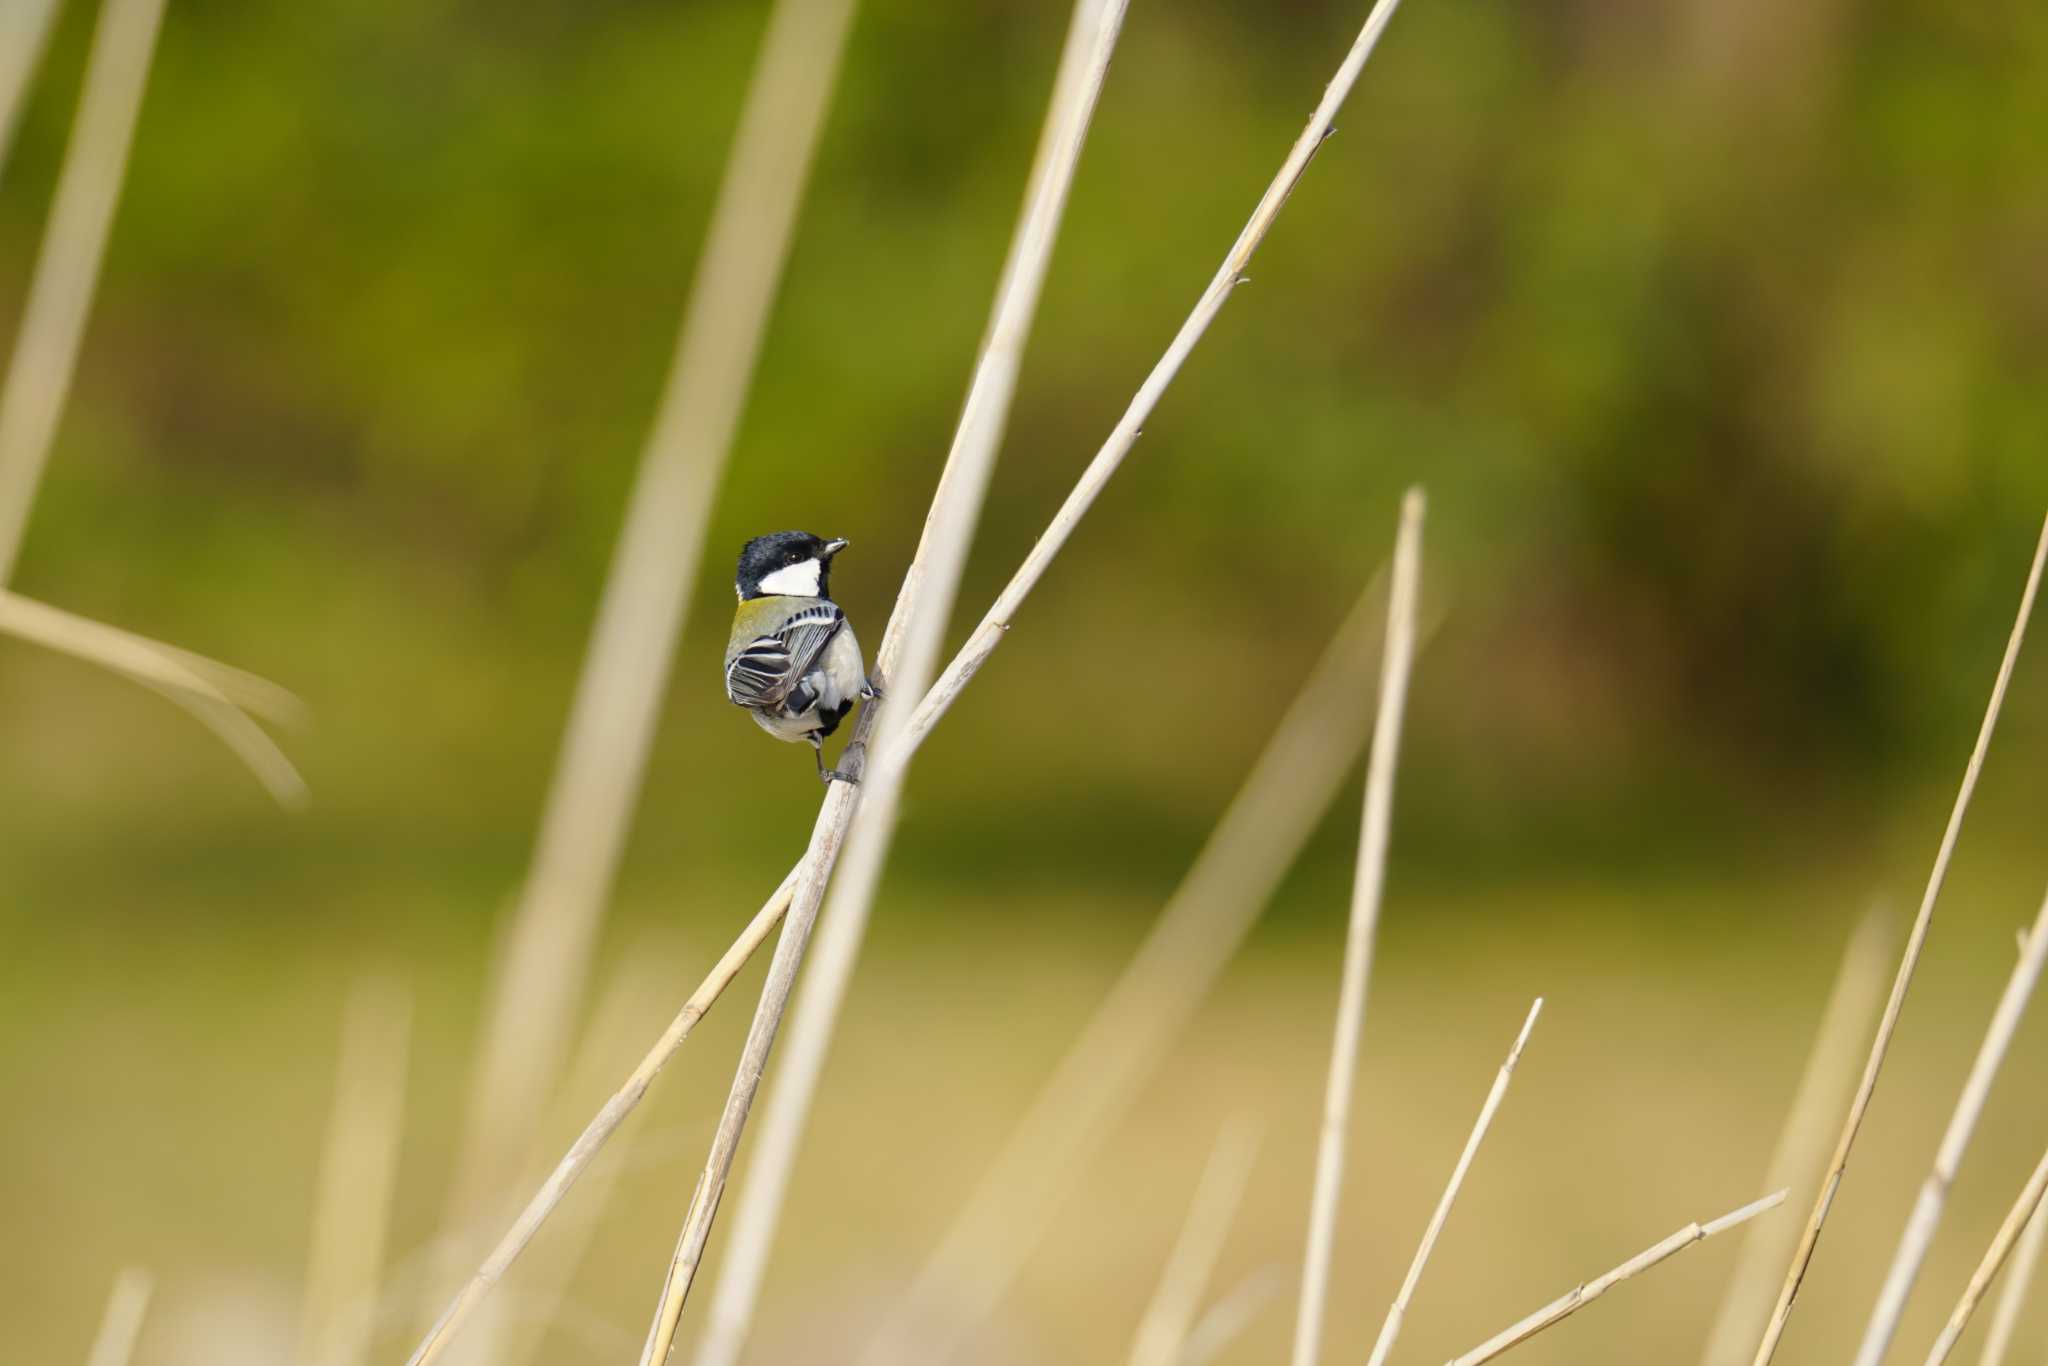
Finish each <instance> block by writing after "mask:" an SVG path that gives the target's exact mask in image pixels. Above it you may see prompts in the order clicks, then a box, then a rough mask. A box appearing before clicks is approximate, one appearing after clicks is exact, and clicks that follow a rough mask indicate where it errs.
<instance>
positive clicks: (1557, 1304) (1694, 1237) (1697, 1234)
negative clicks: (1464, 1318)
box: [1450, 1191, 1785, 1366]
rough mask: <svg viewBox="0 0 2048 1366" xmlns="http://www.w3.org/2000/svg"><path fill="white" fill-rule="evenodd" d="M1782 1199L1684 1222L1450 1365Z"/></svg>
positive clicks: (1490, 1355) (1553, 1321)
mask: <svg viewBox="0 0 2048 1366" xmlns="http://www.w3.org/2000/svg"><path fill="white" fill-rule="evenodd" d="M1784 1201H1785V1192H1784V1191H1778V1192H1776V1193H1774V1194H1771V1195H1766V1196H1765V1197H1764V1198H1763V1199H1761V1200H1758V1201H1756V1202H1754V1203H1752V1204H1748V1205H1744V1206H1743V1207H1742V1208H1741V1209H1738V1210H1735V1211H1733V1212H1732V1213H1729V1214H1724V1215H1722V1216H1721V1217H1720V1218H1719V1219H1716V1220H1714V1221H1712V1222H1711V1223H1706V1224H1687V1225H1686V1226H1685V1227H1684V1228H1682V1229H1680V1230H1678V1232H1676V1233H1674V1234H1672V1235H1671V1236H1670V1237H1669V1238H1666V1239H1665V1240H1664V1241H1663V1242H1661V1243H1658V1244H1656V1245H1655V1246H1654V1247H1650V1248H1646V1249H1644V1250H1643V1251H1641V1252H1639V1253H1637V1254H1636V1255H1635V1256H1633V1257H1631V1258H1629V1259H1628V1260H1627V1261H1625V1262H1623V1263H1622V1264H1621V1265H1620V1266H1617V1267H1615V1268H1614V1270H1612V1271H1610V1272H1608V1273H1607V1274H1606V1275H1604V1276H1599V1277H1596V1278H1594V1279H1593V1280H1590V1281H1586V1282H1585V1283H1583V1284H1581V1285H1578V1286H1575V1287H1573V1288H1572V1289H1571V1290H1568V1291H1566V1292H1565V1293H1564V1294H1562V1295H1560V1296H1558V1297H1557V1298H1556V1299H1554V1300H1552V1301H1551V1302H1550V1303H1549V1304H1546V1305H1544V1306H1543V1307H1542V1308H1541V1309H1538V1310H1537V1311H1536V1312H1535V1313H1533V1314H1531V1315H1529V1316H1528V1317H1527V1318H1525V1319H1523V1320H1521V1321H1520V1322H1519V1323H1516V1324H1513V1325H1512V1326H1510V1327H1508V1328H1505V1329H1503V1330H1502V1331H1501V1332H1499V1333H1496V1334H1495V1335H1494V1336H1492V1337H1490V1338H1488V1339H1487V1340H1486V1341H1485V1342H1482V1343H1480V1344H1479V1345H1478V1346H1477V1347H1474V1348H1473V1349H1472V1350H1471V1351H1469V1352H1467V1353H1465V1354H1464V1355H1463V1356H1461V1357H1458V1358H1456V1359H1454V1360H1453V1361H1452V1362H1451V1363H1450V1366H1479V1363H1480V1362H1482V1361H1492V1360H1493V1359H1494V1358H1495V1357H1497V1356H1500V1355H1501V1354H1502V1353H1504V1352H1507V1351H1509V1350H1511V1349H1513V1348H1515V1347H1519V1346H1521V1345H1522V1344H1523V1343H1525V1342H1527V1341H1528V1340H1529V1339H1530V1338H1533V1337H1535V1336H1536V1335H1537V1334H1538V1333H1540V1332H1542V1331H1543V1330H1544V1329H1546V1328H1550V1327H1554V1326H1555V1325H1557V1324H1558V1323H1561V1322H1563V1321H1564V1320H1565V1319H1567V1318H1570V1317H1571V1316H1572V1315H1573V1314H1576V1313H1577V1312H1578V1311H1579V1310H1581V1309H1583V1308H1585V1307H1586V1306H1587V1305H1589V1304H1591V1303H1592V1302H1593V1301H1594V1300H1597V1299H1599V1298H1600V1297H1601V1296H1602V1295H1604V1294H1606V1293H1607V1292H1608V1291H1610V1290H1612V1289H1614V1287H1615V1286H1617V1285H1620V1284H1621V1283H1622V1282H1623V1281H1625V1280H1628V1279H1629V1278H1630V1277H1632V1276H1640V1275H1641V1274H1642V1273H1643V1272H1645V1271H1648V1270H1649V1269H1650V1268H1651V1267H1653V1266H1655V1265H1657V1263H1659V1262H1661V1261H1663V1260H1665V1259H1666V1258H1667V1257H1673V1256H1676V1255H1677V1254H1679V1253H1681V1252H1683V1251H1685V1250H1686V1249H1687V1248H1689V1247H1691V1246H1692V1245H1693V1244H1694V1243H1698V1242H1704V1241H1705V1240H1707V1239H1708V1238H1711V1237H1713V1236H1714V1235H1715V1234H1717V1233H1725V1232H1727V1231H1728V1230H1729V1229H1731V1228H1734V1227H1735V1226H1736V1225H1738V1224H1743V1223H1747V1222H1748V1221H1749V1220H1751V1219H1754V1218H1755V1217H1756V1216H1757V1215H1759V1214H1762V1213H1763V1212H1764V1211H1765V1210H1769V1209H1776V1208H1777V1207H1778V1206H1779V1205H1781V1204H1783V1203H1784Z"/></svg>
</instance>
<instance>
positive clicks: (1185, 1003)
mask: <svg viewBox="0 0 2048 1366" xmlns="http://www.w3.org/2000/svg"><path fill="white" fill-rule="evenodd" d="M1380 578H1381V576H1379V575H1374V576H1373V579H1372V580H1371V581H1370V582H1369V583H1368V584H1367V585H1366V586H1365V588H1364V590H1363V591H1361V592H1360V593H1359V595H1358V599H1357V601H1356V602H1355V603H1354V604H1353V606H1352V608H1351V611H1350V612H1349V614H1348V615H1347V616H1346V617H1345V620H1344V622H1343V623H1342V625H1341V626H1340V627H1339V628H1338V630H1337V632H1336V634H1335V636H1334V637H1333V638H1332V639H1331V641H1330V644H1329V645H1328V646H1327V647H1326V648H1325V649H1324V651H1323V654H1322V657H1321V658H1320V659H1319V660H1317V662H1316V664H1315V667H1314V668H1313V669H1312V670H1311V671H1310V673H1309V677H1308V680H1307V682H1306V683H1304V685H1303V686H1302V689H1301V692H1300V693H1299V695H1297V696H1296V698H1295V699H1294V701H1293V703H1292V704H1290V705H1289V707H1288V709H1287V711H1286V713H1285V714H1284V715H1283V716H1282V717H1281V720H1280V724H1279V725H1278V727H1277V728H1276V729H1275V730H1274V732H1273V735H1272V738H1271V739H1269V740H1268V741H1267V742H1266V747H1265V749H1264V750H1263V751H1261V753H1260V754H1259V757H1258V759H1257V760H1256V761H1255V762H1254V763H1253V765H1252V770H1251V772H1250V773H1249V774H1248V775H1246V777H1245V780H1244V783H1243V785H1242V786H1241V787H1240V788H1239V789H1238V791H1237V793H1236V795H1235V796H1234V797H1232V799H1231V802H1230V806H1229V807H1228V808H1227V809H1226V810H1225V811H1224V813H1223V817H1222V819H1221V820H1220V821H1218V822H1217V825H1216V828H1215V830H1214V831H1213V832H1211V834H1210V835H1209V838H1208V841H1207V842H1206V843H1205V844H1204V845H1203V846H1202V850H1201V852H1200V853H1199V854H1197V855H1196V856H1195V861H1194V864H1193V866H1192V867H1190V868H1189V870H1188V872H1187V875H1186V877H1184V878H1183V879H1182V881H1181V884H1180V886H1179V887H1178V888H1176V889H1175V890H1174V893H1173V895H1172V897H1171V898H1170V899H1169V900H1168V901H1167V903H1166V907H1165V909H1164V910H1162V911H1161V912H1160V915H1159V919H1158V920H1157V921H1156V922H1155V923H1154V924H1153V927H1152V930H1151V932H1150V933H1149V934H1148V935H1147V936H1146V938H1145V942H1144V943H1143V944H1142V945H1140V946H1139V948H1138V951H1137V953H1136V954H1134V955H1133V956H1132V958H1131V961H1130V964H1129V965H1128V966H1127V967H1126V968H1125V969H1124V971H1123V972H1122V973H1121V974H1120V975H1119V976H1118V978H1117V980H1116V982H1115V983H1114V984H1113V985H1112V986H1111V987H1110V989H1109V991H1108V993H1107V994H1106V995H1105V996H1104V997H1103V1000H1102V1004H1101V1005H1100V1006H1098V1007H1096V1010H1095V1013H1094V1014H1093V1015H1092V1016H1091V1017H1090V1018H1089V1020H1088V1022H1087V1023H1086V1024H1085V1025H1084V1026H1083V1027H1082V1029H1081V1032H1080V1034H1079V1035H1078V1036H1077V1037H1076V1039H1075V1041H1074V1043H1073V1045H1072V1047H1070V1048H1069V1049H1068V1050H1067V1053H1066V1055H1065V1056H1064V1057H1063V1058H1062V1059H1061V1060H1060V1063H1059V1065H1058V1067H1057V1068H1056V1069H1055V1070H1054V1072H1053V1074H1052V1076H1051V1077H1050V1078H1049V1079H1048V1080H1047V1082H1046V1084H1045V1085H1044V1086H1043V1087H1041V1088H1040V1089H1039V1092H1038V1094H1037V1095H1036V1096H1035V1097H1034V1098H1033V1099H1032V1102H1031V1105H1030V1108H1029V1109H1028V1110H1027V1111H1026V1112H1025V1114H1024V1117H1023V1119H1021V1120H1020V1121H1019V1122H1018V1124H1017V1126H1016V1128H1015V1129H1013V1130H1012V1131H1011V1133H1010V1136H1009V1137H1008V1138H1007V1139H1006V1140H1005V1141H1004V1144H1003V1147H1002V1150H1001V1152H1000V1153H998V1154H997V1156H996V1159H995V1160H994V1161H993V1162H992V1163H990V1164H989V1167H988V1170H987V1171H986V1172H984V1173H983V1175H982V1177H981V1179H980V1180H979V1181H978V1182H977V1183H976V1185H975V1188H974V1191H973V1193H972V1194H971V1195H970V1196H969V1198H968V1200H967V1202H966V1204H965V1205H964V1206H963V1207H962V1209H961V1211H960V1213H959V1214H958V1215H957V1216H956V1217H955V1218H954V1220H953V1223H952V1226H951V1227H950V1228H949V1229H948V1230H947V1232H946V1235H945V1237H944V1238H943V1239H941V1240H940V1243H939V1246H938V1247H937V1249H935V1250H934V1252H933V1253H932V1255H931V1256H930V1257H929V1258H928V1259H927V1260H926V1262H925V1264H924V1266H923V1268H922V1269H921V1270H920V1271H919V1273H918V1274H917V1276H916V1277H915V1278H914V1279H913V1280H912V1282H911V1286H910V1290H909V1292H908V1294H907V1295H906V1296H905V1297H904V1299H903V1300H902V1302H901V1303H900V1304H898V1305H897V1306H896V1307H895V1308H894V1309H892V1310H891V1312H890V1315H889V1317H888V1318H887V1319H886V1320H884V1322H883V1324H882V1326H881V1327H880V1329H879V1330H878V1331H877V1333H876V1336H875V1338H874V1339H873V1341H871V1342H870V1343H869V1345H868V1347H867V1349H866V1351H865V1353H864V1354H863V1356H862V1357H861V1361H862V1363H863V1366H902V1363H904V1362H909V1361H915V1360H920V1359H924V1360H933V1361H943V1360H945V1359H946V1358H947V1357H948V1355H949V1354H950V1353H951V1352H952V1351H953V1350H954V1349H955V1348H956V1347H957V1345H958V1344H959V1342H960V1341H961V1340H962V1339H963V1338H964V1337H965V1336H966V1335H967V1334H968V1333H969V1332H971V1331H972V1330H973V1329H974V1327H975V1326H976V1325H978V1324H979V1323H980V1322H981V1321H982V1320H983V1319H984V1318H986V1317H987V1315H988V1314H989V1313H990V1312H991V1311H992V1310H993V1309H994V1308H995V1306H996V1304H997V1303H998V1302H999V1301H1000V1300H1001V1299H1002V1297H1003V1295H1004V1293H1005V1292H1006V1291H1007V1290H1008V1289H1009V1286H1010V1283H1011V1282H1012V1281H1013V1280H1014V1279H1015V1278H1016V1276H1017V1273H1018V1272H1019V1270H1020V1269H1021V1268H1022V1267H1023V1265H1024V1263H1025V1261H1026V1260H1027V1259H1028V1258H1029V1257H1030V1255H1031V1253H1032V1251H1033V1249H1035V1248H1036V1247H1037V1245H1038V1243H1039V1241H1040V1240H1041V1239H1042V1238H1043V1237H1044V1235H1045V1232H1046V1230H1047V1229H1048V1228H1049V1227H1050V1226H1051V1223H1052V1219H1053V1216H1054V1213H1055V1211H1056V1210H1057V1209H1058V1208H1059V1204H1060V1199H1061V1196H1062V1195H1063V1194H1064V1193H1065V1192H1066V1191H1067V1190H1068V1189H1070V1188H1071V1186H1072V1184H1073V1182H1074V1181H1075V1180H1076V1178H1077V1175H1078V1173H1079V1172H1081V1171H1082V1170H1083V1169H1084V1168H1085V1167H1086V1165H1087V1162H1088V1160H1089V1158H1090V1157H1091V1156H1092V1155H1093V1153H1094V1151H1095V1149H1096V1148H1097V1147H1098V1146H1099V1145H1100V1143H1101V1141H1102V1138H1103V1136H1104V1135H1105V1134H1107V1133H1108V1132H1109V1131H1110V1129H1111V1128H1112V1127H1114V1125H1115V1124H1116V1123H1117V1122H1118V1121H1119V1120H1120V1119H1121V1118H1122V1116H1123V1115H1124V1114H1125V1113H1126V1111H1127V1110H1128V1109H1129V1108H1130V1106H1131V1105H1132V1104H1134V1103H1135V1100H1136V1098H1137V1095H1138V1093H1139V1091H1140V1089H1141V1087H1142V1085H1143V1082H1144V1080H1145V1078H1146V1077H1147V1075H1149V1074H1150V1073H1151V1072H1152V1071H1153V1070H1154V1069H1155V1068H1156V1067H1157V1065H1158V1063H1159V1061H1160V1060H1161V1059H1162V1058H1164V1057H1165V1055H1166V1052H1167V1050H1168V1049H1169V1048H1170V1047H1171V1046H1172V1044H1173V1041H1174V1039H1175V1038H1176V1037H1177V1036H1178V1035H1179V1034H1180V1032H1181V1030H1182V1029H1183V1028H1184V1027H1185V1026H1186V1024H1187V1022H1188V1020H1189V1019H1190V1018H1191V1017H1192V1016H1193V1015H1194V1013H1195V1010H1196V1008H1197V1007H1198V1006H1199V1004H1200V1003H1201V1000H1202V998H1203V997H1204V996H1206V995H1207V994H1208V992H1209V989H1210V988H1211V987H1212V986H1214V985H1215V983H1216V980H1217V979H1218V978H1219V977H1221V976H1222V974H1223V969H1224V967H1225V966H1226V965H1227V964H1228V963H1229V962H1230V959H1231V958H1232V957H1233V956H1234V955H1235V954H1236V952H1237V950H1238V947H1239V946H1240V945H1241V944H1242V943H1243V942H1244V939H1245V936H1246V935H1247V934H1249V933H1250V932H1251V927H1252V924H1253V922H1254V921H1256V920H1257V919H1258V917H1259V913H1260V912H1261V911H1262V910H1264V909H1265V905H1266V902H1267V901H1268V900H1269V899H1270V898H1271V897H1272V895H1273V892H1274V890H1275V889H1276V888H1277V887H1278V886H1279V885H1280V880H1281V878H1283V877H1284V876H1285V875H1286V872H1287V869H1288V868H1289V867H1290V866H1292V864H1293V862H1294V860H1295V858H1296V856H1297V855H1298V854H1300V852H1301V848H1302V846H1303V845H1304V844H1306V843H1307V842H1308V838H1309V836H1310V835H1311V834H1312V833H1313V832H1314V830H1315V827H1316V825H1317V823H1318V822H1320V821H1321V819H1322V817H1323V815H1324V813H1325V812H1326V811H1328V809H1329V806H1330V803H1331V801H1333V800H1334V799H1335V798H1336V795H1337V790H1338V788H1340V787H1341V786H1342V785H1343V782H1344V778H1345V775H1346V774H1348V773H1349V772H1350V771H1351V766H1352V764H1353V763H1355V762H1356V761H1357V758H1358V753H1359V751H1360V750H1361V749H1362V748H1364V745H1365V737H1366V731H1367V729H1368V727H1369V726H1370V725H1371V720H1370V712H1369V711H1368V709H1367V708H1366V707H1365V706H1363V705H1362V704H1361V701H1360V699H1361V697H1362V696H1363V695H1364V694H1365V692H1366V689H1367V688H1368V687H1369V686H1370V681H1371V678H1372V671H1373V667H1374V662H1375V660H1376V658H1377V655H1378V648H1377V647H1378V643H1379V642H1378V618H1379V612H1380V605H1381V601H1382V596H1381V595H1382V586H1381V582H1380Z"/></svg>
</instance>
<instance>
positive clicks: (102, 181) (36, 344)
mask: <svg viewBox="0 0 2048 1366" xmlns="http://www.w3.org/2000/svg"><path fill="white" fill-rule="evenodd" d="M163 12H164V5H163V0H106V4H105V6H104V7H103V8H102V9H101V11H100V18H99V24H98V26H97V27H96V28H95V29H94V30H93V40H92V55H91V56H90V57H89V58H88V59H87V62H86V69H85V88H84V90H83V92H82V93H81V94H80V95H79V97H78V122H77V124H76V125H75V126H74V128H73V129H72V133H71V145H70V147H69V148H67V149H66V151H65V153H64V169H63V170H62V171H61V172H60V173H59V174H58V177H57V191H56V197H55V199H54V200H53V201H52V204H51V208H50V223H49V227H48V228H46V229H45V230H44V233H43V247H42V254H41V255H40V256H39V257H38V258H37V260H36V267H35V274H34V275H33V276H31V277H30V280H29V287H28V301H27V303H26V304H25V305H24V307H23V309H22V315H21V336H20V339H19V340H18V341H16V343H15V346H14V355H13V357H12V358H11V360H10V361H9V362H8V367H7V379H6V381H5V383H4V384H0V587H5V586H6V584H7V583H8V582H9V581H10V580H11V579H12V578H13V577H14V568H15V564H16V563H17V561H18V560H19V559H20V555H21V538H22V534H23V532H25V531H26V530H27V528H28V515H29V509H30V508H31V507H32V506H33V505H34V503H35V498H36V488H37V486H38V485H39V484H40V483H41V482H42V477H43V468H44V466H45V465H47V464H48V463H49V458H50V443H51V441H52V439H53V438H54V437H55V436H56V434H57V419H58V417H59V416H60V415H61V414H62V413H63V411H64V399H65V396H66V395H67V394H69V393H70V390H71V376H72V373H73V371H75V370H76V369H77V367H78V351H79V346H80V344H81V343H82V342H83V340H84V338H85V322H86V318H87V316H88V315H89V314H90V312H91V311H92V296H93V289H94V287H95V285H96V284H97V283H98V281H99V273H100V259H101V257H103V256H104V255H105V254H106V245H107V234H108V230H109V229H110V227H111V226H112V224H113V221H114V206H115V204H116V203H118V202H119V201H120V198H121V178H122V176H123V174H124V173H125V172H126V170H127V167H128V148H129V144H130V143H131V142H132V141H133V139H134V135H135V119H136V115H137V114H138V113H139V112H140V111H141V109H142V91H143V87H144V86H145V85H146V84H147V83H148V81H149V66H150V59H151V57H152V55H153V54H154V52H155V50H156V35H157V28H158V26H159V24H160V23H161V21H162V19H163Z"/></svg>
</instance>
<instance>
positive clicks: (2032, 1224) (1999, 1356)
mask: <svg viewBox="0 0 2048 1366" xmlns="http://www.w3.org/2000/svg"><path fill="white" fill-rule="evenodd" d="M2044 1235H2048V1203H2043V1204H2039V1205H2036V1206H2035V1207H2034V1217H2033V1218H2031V1219H2029V1220H2027V1229H2026V1232H2025V1233H2022V1234H2021V1235H2020V1245H2019V1250H2018V1251H2016V1252H2015V1253H2013V1258H2012V1270H2011V1271H2010V1272H2009V1273H2007V1275H2006V1278H2005V1288H2004V1289H2003V1290H2000V1291H1999V1292H1998V1307H1997V1308H1996V1309H1993V1310H1992V1311H1991V1326H1990V1327H1989V1328H1987V1329H1985V1330H1984V1355H1982V1356H1981V1357H1979V1358H1978V1359H1977V1366H2004V1362H2005V1354H2006V1353H2007V1352H2008V1351H2010V1350H2011V1348H2012V1339H2013V1334H2015V1333H2016V1332H2018V1331H2019V1326H2020V1315H2021V1314H2022V1313H2023V1312H2024V1311H2025V1310H2026V1307H2027V1292H2028V1291H2029V1290H2030V1289H2032V1287H2033V1284H2034V1271H2035V1269H2036V1268H2037V1267H2038V1266H2039V1265H2040V1263H2041V1240H2042V1237H2043V1236H2044Z"/></svg>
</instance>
